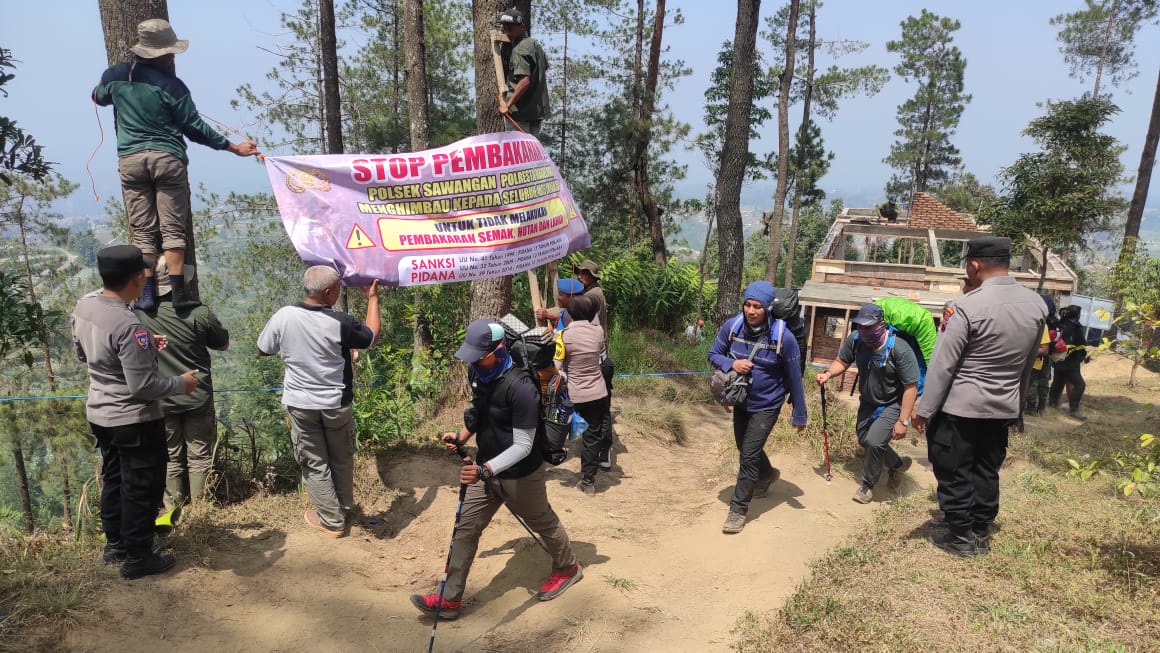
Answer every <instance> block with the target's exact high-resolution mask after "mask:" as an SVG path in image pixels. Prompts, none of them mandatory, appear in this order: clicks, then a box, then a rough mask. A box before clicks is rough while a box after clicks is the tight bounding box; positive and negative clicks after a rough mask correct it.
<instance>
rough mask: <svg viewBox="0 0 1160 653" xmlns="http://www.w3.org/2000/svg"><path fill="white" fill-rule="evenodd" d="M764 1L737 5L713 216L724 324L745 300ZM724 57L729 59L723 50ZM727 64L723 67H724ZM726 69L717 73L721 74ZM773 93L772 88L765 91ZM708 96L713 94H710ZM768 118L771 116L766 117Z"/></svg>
mask: <svg viewBox="0 0 1160 653" xmlns="http://www.w3.org/2000/svg"><path fill="white" fill-rule="evenodd" d="M760 14H761V0H737V20H736V23H735V25H734V31H733V43H734V47H733V49H732V56H731V60H732V61H731V63H732V65H731V66H730V67H729V69H728V70H727V71H726V75H728V80H729V96H728V97H729V109H728V112H727V113H726V114H725V125H724V132H725V133H724V139H723V141H722V143H721V156H720V159H719V163H718V167H717V188H716V191H715V192H714V196H715V197H714V200H715V205H714V209H713V210H714V213H716V214H717V251H718V256H719V257H720V261H721V263H720V272H719V275H718V280H717V307H716V311H715V317H716V321H717V322H722V321H724V320H725V319H727V318H728V317H729V316H730V315H732V314H733V311H734V310H736V308H737V300H738V297H740V295H741V274H742V270H744V268H745V235H744V232H743V225H742V222H741V184H742V182H743V181H744V179H745V176H746V172H747V170H746V169H747V168H748V167H749V165H750V163H751V162H752V159H751V156H750V152H749V138H750V136H751V132H752V129H753V128H752V118H753V95H754V77H755V76H756V75H758V74H759V73H758V69H757V23H758V20H757V19H758V16H759V15H760ZM722 54H723V55H724V54H726V53H725V52H724V51H723V52H722ZM718 61H719V62H721V58H720V57H719V58H718ZM721 63H724V62H721ZM720 70H721V68H718V71H720ZM766 90H768V89H766ZM706 95H707V96H708V92H706ZM766 115H768V112H767V114H766Z"/></svg>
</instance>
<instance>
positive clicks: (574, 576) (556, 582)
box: [536, 564, 584, 601]
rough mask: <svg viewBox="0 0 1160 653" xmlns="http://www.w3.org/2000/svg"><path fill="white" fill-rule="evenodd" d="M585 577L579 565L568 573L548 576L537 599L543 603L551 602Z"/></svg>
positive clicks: (559, 572)
mask: <svg viewBox="0 0 1160 653" xmlns="http://www.w3.org/2000/svg"><path fill="white" fill-rule="evenodd" d="M583 577H584V572H583V570H581V569H580V565H579V564H576V565H574V566H573V567H572V568H571V569H569V570H567V571H557V572H553V573H552V575H551V576H548V580H546V581H544V585H543V586H542V587H540V593H539V594H537V595H536V598H537V599H539V600H541V601H551V600H552V599H554V598H556V597H557V596H560V595H561V594H563V593H564V590H566V589H568V588H569V587H572V585H573V584H575V583H576V581H578V580H580V579H581V578H583Z"/></svg>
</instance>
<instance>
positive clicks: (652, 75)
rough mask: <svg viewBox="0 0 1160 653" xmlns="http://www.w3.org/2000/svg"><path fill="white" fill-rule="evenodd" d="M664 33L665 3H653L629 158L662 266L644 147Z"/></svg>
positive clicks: (660, 228) (660, 226)
mask: <svg viewBox="0 0 1160 653" xmlns="http://www.w3.org/2000/svg"><path fill="white" fill-rule="evenodd" d="M664 29H665V0H657V6H656V16H655V18H654V20H653V33H652V42H651V44H650V45H649V52H648V72H647V73H646V75H645V82H644V95H643V97H642V98H641V104H640V115H639V121H640V124H639V128H638V129H639V131H638V137H637V142H636V152H635V156H634V157H633V171H632V172H633V180H634V182H635V185H636V194H637V198H638V200H639V201H640V209H641V212H642V213H644V217H645V223H646V224H647V225H648V232H649V238H650V239H651V240H652V251H653V260H654V261H655V262H656V264H657V265H660V266H664V265H665V264H666V263H667V262H668V258H669V253H668V250H667V249H666V248H665V231H664V223H663V221H662V219H661V211H660V208H659V207H657V203H656V198H654V197H653V194H652V186H651V182H650V180H649V172H648V167H649V161H648V146H649V142H650V141H651V140H652V118H653V109H654V106H655V104H656V96H657V79H658V77H659V73H660V61H661V41H662V37H663V35H664Z"/></svg>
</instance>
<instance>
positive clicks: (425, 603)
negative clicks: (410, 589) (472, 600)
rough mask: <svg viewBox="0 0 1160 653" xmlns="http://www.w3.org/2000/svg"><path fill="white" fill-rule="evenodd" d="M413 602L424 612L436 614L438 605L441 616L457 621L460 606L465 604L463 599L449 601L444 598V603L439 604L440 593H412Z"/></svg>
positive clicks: (441, 617)
mask: <svg viewBox="0 0 1160 653" xmlns="http://www.w3.org/2000/svg"><path fill="white" fill-rule="evenodd" d="M411 604H412V605H414V606H415V607H416V608H419V611H420V612H422V613H423V614H429V615H434V614H435V608H436V606H438V607H439V618H440V619H445V620H447V621H455V620H456V619H458V618H459V608H460V606H462V605H463V601H448V600H447V599H443V604H442V605H440V604H439V595H438V594H412V595H411Z"/></svg>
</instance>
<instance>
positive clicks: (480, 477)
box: [411, 319, 583, 620]
mask: <svg viewBox="0 0 1160 653" xmlns="http://www.w3.org/2000/svg"><path fill="white" fill-rule="evenodd" d="M455 357H456V358H458V359H459V360H461V361H463V362H464V363H467V364H468V375H467V376H468V380H469V382H470V383H471V406H469V407H468V408H467V410H465V411H464V414H463V424H464V426H463V428H461V429H460V430H459V432H458V433H444V434H443V436H442V439H443V442H444V443H445V444H446V446H447V448H448V449H449V450H458V449H459V447H461V446H463V445H465V444H466V443H467V442H468V441H469V440H470V439H471V437H472V436H473V435H474V436H475V437H476V444H477V445H478V447H479V452H478V455H477V457H476V459H475V460H472V459H470V458H464V459H463V467H462V469H461V470H460V472H459V482H460V483H461V484H462V485H465V486H466V487H467V489H466V493H465V495H464V498H463V502H462V505H461V506H460V509H459V516H458V517H457V520H456V525H455V529H454V531H453V532H452V535H451V551H450V552H449V555H448V564H447V569H446V579H445V581H444V584H443V587H442V588H441V589H440V591H439V592H437V593H431V594H413V595H412V596H411V603H413V604H414V605H415V607H417V608H419V610H420V611H422V612H423V613H425V614H431V615H436V614H437V615H438V616H437V618H438V619H447V620H451V619H456V618H458V617H459V609H460V607H461V606H462V599H463V590H464V588H465V587H466V585H467V574H468V572H470V571H471V564H472V562H474V560H475V551H476V549H477V548H478V546H479V538H480V536H481V535H482V534H483V529H484V528H487V525H488V524H489V523H490V522H491V518H492V517H493V516H494V515H495V513H496V511H497V510H499V508H500V506H501V505H503V504H505V503H506V504H507V507H508V508H509V509H510V510H511V511H512V513H513V514H515V516H516V518H517V519H519V520H521V521H523V522H524V523H525V525H526V527H527V528H528V530H529V531H534V532H536V533H538V534H539V536H540V538H542V540H543V541H542V544H543V545H544V548H545V550H546V551H547V552H548V555H550V556H551V557H552V574H551V575H550V576H549V577H548V579H547V580H546V581H544V584H543V586H542V587H541V588H540V591H539V593H538V594H537V595H536V596H537V598H538V599H539V600H541V601H550V600H552V599H554V598H556V597H557V596H559V595H560V594H562V593H563V592H564V590H566V589H568V588H569V587H571V586H572V585H573V584H574V583H576V582H577V581H578V580H580V579H581V578H582V577H583V573H582V571H581V568H580V565H579V564H578V563H577V562H576V556H575V554H574V553H573V552H572V542H571V540H569V539H568V534H567V533H566V532H565V531H564V527H563V525H561V524H560V519H559V517H557V516H556V512H555V511H554V510H552V506H551V504H549V503H548V492H547V486H546V484H545V481H544V472H543V470H542V469H541V467H542V465H543V462H544V457H543V452H542V451H541V450H540V446H539V443H537V442H536V437H535V434H536V427H537V426H538V424H539V420H540V389H539V384H538V383H537V382H536V381H533V379H532V377H531V376H530V375H529V374H528V373H527V371H526V370H525V369H524V368H522V367H521V366H519V365H516V364H515V362H514V361H513V360H512V357H511V354H510V353H509V352H508V350H507V346H506V344H505V343H504V329H503V325H501V324H500V323H499V322H496V321H495V320H488V319H482V320H476V321H474V322H472V323H471V324H469V325H467V333H466V335H465V336H464V339H463V345H462V346H461V347H460V348H459V351H457V352H455Z"/></svg>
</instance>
